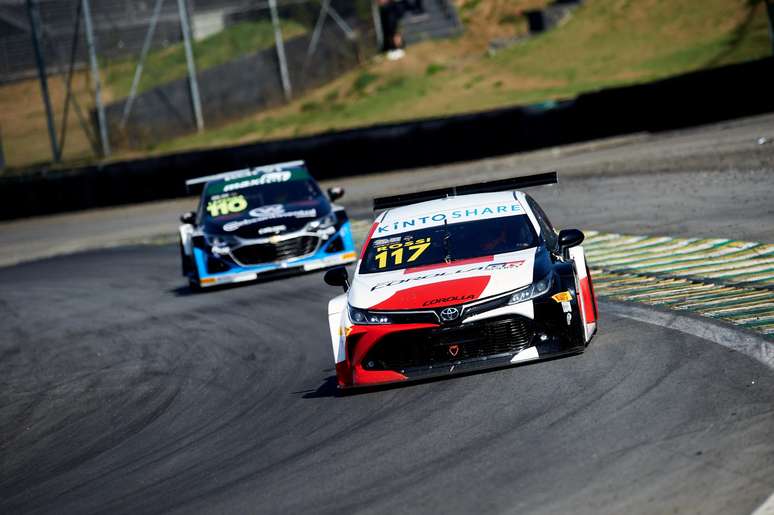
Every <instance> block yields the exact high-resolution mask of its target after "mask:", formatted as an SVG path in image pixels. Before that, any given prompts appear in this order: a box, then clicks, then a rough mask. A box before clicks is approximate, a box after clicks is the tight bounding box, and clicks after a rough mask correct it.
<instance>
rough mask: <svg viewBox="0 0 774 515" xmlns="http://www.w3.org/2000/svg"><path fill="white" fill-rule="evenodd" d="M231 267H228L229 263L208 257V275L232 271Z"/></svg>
mask: <svg viewBox="0 0 774 515" xmlns="http://www.w3.org/2000/svg"><path fill="white" fill-rule="evenodd" d="M230 269H231V267H230V266H229V265H228V263H225V262H223V261H221V260H220V259H217V258H214V257H212V256H207V273H208V274H217V273H219V272H226V271H228V270H230Z"/></svg>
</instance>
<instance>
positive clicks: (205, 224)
mask: <svg viewBox="0 0 774 515" xmlns="http://www.w3.org/2000/svg"><path fill="white" fill-rule="evenodd" d="M201 184H203V185H204V190H203V192H202V196H201V200H200V202H199V208H198V210H197V211H196V212H193V211H191V212H189V213H185V214H183V215H182V216H181V217H180V220H181V222H182V225H181V226H180V256H181V260H182V269H183V275H184V276H186V277H187V278H188V281H189V283H190V285H191V287H192V288H200V287H207V286H215V285H220V284H226V283H234V282H242V281H250V280H253V279H257V278H258V276H259V275H261V274H267V273H271V272H277V271H292V270H296V271H308V270H315V269H320V268H327V267H331V266H334V265H342V264H347V263H351V262H353V261H355V260H356V259H357V255H356V253H355V245H354V242H353V240H352V231H351V228H350V223H349V219H348V218H347V213H346V211H345V210H344V208H343V207H340V206H337V205H335V204H333V203H332V202H335V201H336V200H337V199H338V198H341V196H342V195H343V194H344V190H343V189H341V188H330V189H329V190H328V195H327V196H326V195H325V194H323V192H322V191H321V190H320V187H319V185H318V184H317V182H316V181H315V180H314V179H313V178H312V176H311V175H310V174H309V172H308V171H307V169H306V166H305V165H304V162H303V161H293V162H289V163H279V164H274V165H268V166H261V167H257V168H247V169H244V170H237V171H233V172H227V173H222V174H218V175H212V176H208V177H200V178H198V179H192V180H189V181H186V186H188V187H189V188H190V187H191V186H196V185H201Z"/></svg>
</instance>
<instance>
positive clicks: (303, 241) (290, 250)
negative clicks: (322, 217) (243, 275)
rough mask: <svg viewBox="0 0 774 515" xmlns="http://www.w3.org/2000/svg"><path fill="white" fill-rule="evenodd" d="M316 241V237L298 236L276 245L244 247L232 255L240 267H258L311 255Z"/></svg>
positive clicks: (263, 244) (265, 244)
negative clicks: (263, 264)
mask: <svg viewBox="0 0 774 515" xmlns="http://www.w3.org/2000/svg"><path fill="white" fill-rule="evenodd" d="M318 241H319V238H318V237H317V236H300V237H298V238H291V239H289V240H282V241H278V242H277V243H260V244H255V245H244V246H242V247H239V248H238V249H235V250H234V251H232V255H233V256H234V259H235V260H236V261H237V262H239V263H240V264H242V265H260V264H262V263H272V262H274V261H284V260H286V259H291V258H295V257H301V256H305V255H307V254H311V253H312V252H314V251H315V249H316V248H317V243H318Z"/></svg>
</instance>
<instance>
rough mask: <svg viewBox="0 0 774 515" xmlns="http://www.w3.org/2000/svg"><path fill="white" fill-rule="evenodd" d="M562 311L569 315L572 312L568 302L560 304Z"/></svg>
mask: <svg viewBox="0 0 774 515" xmlns="http://www.w3.org/2000/svg"><path fill="white" fill-rule="evenodd" d="M562 311H564V312H565V313H570V312H571V311H572V306H571V305H570V303H569V302H562Z"/></svg>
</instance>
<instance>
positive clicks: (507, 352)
mask: <svg viewBox="0 0 774 515" xmlns="http://www.w3.org/2000/svg"><path fill="white" fill-rule="evenodd" d="M555 182H557V176H556V173H555V172H552V173H547V174H539V175H532V176H528V177H519V178H514V179H506V180H502V181H495V182H489V183H481V184H473V185H467V186H461V187H457V188H447V189H440V190H433V191H427V192H420V193H411V194H406V195H401V196H396V197H384V198H379V199H376V200H375V201H374V209H375V210H380V209H383V212H382V213H381V214H380V215H379V216H378V217H377V218H376V221H375V222H374V224H373V227H372V228H371V231H370V234H369V235H368V237H367V238H366V241H365V243H364V244H363V249H362V252H361V254H360V259H359V261H358V263H357V266H356V270H355V274H354V277H352V280H351V282H350V280H349V276H348V273H347V270H346V269H345V268H344V267H336V268H333V269H331V270H329V271H328V272H327V273H326V275H325V281H326V282H327V283H328V284H331V285H334V286H341V287H343V288H344V291H345V294H343V295H339V296H338V297H335V298H334V299H332V300H331V301H330V303H329V305H328V321H329V326H330V336H331V341H332V344H333V355H334V358H335V363H336V376H337V382H338V386H339V387H340V388H349V387H357V386H369V385H376V384H384V383H395V382H401V381H407V380H414V379H422V378H429V377H434V376H441V375H448V374H456V373H463V372H469V371H473V370H477V369H482V368H494V367H502V366H508V365H512V364H516V363H523V362H527V361H532V360H538V359H544V358H551V357H557V356H561V355H566V354H574V353H580V352H583V350H584V349H585V347H586V345H588V343H589V342H590V341H591V339H592V337H593V336H594V334H595V333H596V329H597V303H596V299H595V296H594V289H593V285H592V282H591V276H590V274H589V271H588V269H587V267H586V261H585V255H584V252H583V247H582V246H581V245H580V244H581V242H582V241H583V237H584V236H583V233H582V232H581V231H579V230H577V229H568V230H563V231H561V232H559V233H558V234H557V233H556V231H555V230H554V228H553V226H552V225H551V222H550V221H549V220H548V217H547V216H546V214H545V213H544V212H543V210H542V209H541V208H540V206H539V205H538V204H537V202H535V200H534V199H532V197H530V196H529V195H527V194H525V193H523V192H521V191H516V189H517V188H525V187H528V186H537V185H542V184H551V183H555Z"/></svg>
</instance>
